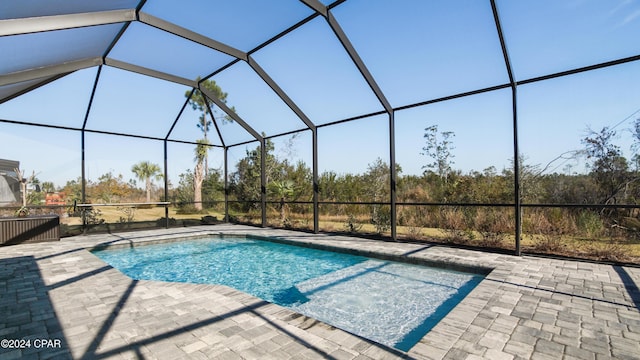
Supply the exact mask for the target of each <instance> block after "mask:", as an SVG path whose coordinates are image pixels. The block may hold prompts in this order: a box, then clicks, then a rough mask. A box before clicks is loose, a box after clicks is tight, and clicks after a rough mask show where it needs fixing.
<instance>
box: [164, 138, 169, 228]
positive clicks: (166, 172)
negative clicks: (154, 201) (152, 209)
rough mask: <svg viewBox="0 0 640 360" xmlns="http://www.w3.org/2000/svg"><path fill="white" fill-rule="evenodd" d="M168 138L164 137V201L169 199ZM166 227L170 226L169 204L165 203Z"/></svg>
mask: <svg viewBox="0 0 640 360" xmlns="http://www.w3.org/2000/svg"><path fill="white" fill-rule="evenodd" d="M168 154H169V151H168V147H167V139H164V201H165V202H168V201H169V166H168V164H169V162H168V160H167V158H168ZM164 227H165V229H168V228H169V205H167V204H165V205H164Z"/></svg>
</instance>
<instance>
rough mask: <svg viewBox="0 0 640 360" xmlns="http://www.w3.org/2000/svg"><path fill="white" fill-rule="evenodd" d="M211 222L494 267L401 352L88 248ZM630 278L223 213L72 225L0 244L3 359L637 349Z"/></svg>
mask: <svg viewBox="0 0 640 360" xmlns="http://www.w3.org/2000/svg"><path fill="white" fill-rule="evenodd" d="M218 233H225V234H230V233H234V234H253V235H261V236H273V237H277V238H278V239H281V240H283V241H291V242H297V243H304V244H307V245H309V246H316V247H330V248H341V249H344V250H346V251H358V252H359V253H365V254H370V255H375V256H381V257H402V258H404V259H405V260H407V261H412V262H437V263H441V264H445V265H446V266H451V267H457V266H475V267H485V268H491V269H493V270H492V271H491V273H490V274H489V275H488V276H487V277H486V278H485V280H483V281H482V282H481V283H480V285H478V286H477V287H476V288H475V289H474V290H473V291H472V292H471V293H470V294H469V295H468V296H467V297H466V298H465V299H464V300H463V301H462V302H461V303H460V304H459V305H458V306H457V307H456V308H455V309H454V310H452V311H451V312H450V313H449V314H448V315H447V316H446V317H445V318H444V319H443V320H442V321H441V322H440V323H439V324H438V325H436V326H435V327H434V328H433V329H432V330H431V331H430V332H429V333H428V334H427V335H426V336H424V338H422V340H421V341H420V342H419V343H418V344H416V345H415V346H414V347H413V348H412V349H411V350H410V351H409V352H407V353H404V352H401V351H398V350H395V349H392V348H389V347H386V346H384V345H380V344H376V343H374V342H371V341H368V340H365V339H362V338H359V337H357V336H355V335H352V334H349V333H347V332H344V331H341V330H339V329H336V328H334V327H332V326H329V325H326V324H324V323H321V322H319V321H317V320H314V319H312V318H308V317H305V316H303V315H299V314H296V313H294V312H293V311H291V310H288V309H286V308H283V307H281V306H278V305H275V304H271V303H268V302H265V301H263V300H261V299H258V298H255V297H253V296H250V295H248V294H245V293H242V292H240V291H237V290H234V289H231V288H228V287H225V286H220V285H194V284H182V283H166V282H159V281H144V280H132V279H130V278H128V277H127V276H125V275H123V274H122V273H120V272H119V271H118V270H115V269H113V268H111V267H110V266H108V265H107V264H105V263H104V262H103V261H102V260H100V259H98V258H97V257H95V256H94V255H92V254H91V253H90V252H89V251H88V250H86V249H88V248H92V247H94V246H96V245H98V244H105V243H108V244H126V245H127V246H133V245H134V244H136V243H139V242H144V241H157V240H163V239H167V240H168V239H171V238H175V237H185V236H199V235H205V234H218ZM639 286H640V268H636V267H623V266H612V265H606V264H596V263H589V262H579V261H569V260H558V259H549V258H539V257H530V256H522V257H515V256H510V255H502V254H495V253H485V252H478V251H472V250H465V249H457V248H451V247H446V246H435V245H428V244H410V243H396V242H380V241H373V240H366V239H359V238H353V237H346V236H333V235H323V234H320V235H315V234H308V233H301V232H294V231H286V230H273V229H262V228H255V227H248V226H240V225H229V224H222V225H213V226H200V227H192V228H178V229H168V230H166V229H161V230H150V231H139V232H131V233H119V234H101V235H89V236H77V237H73V238H66V239H63V240H62V241H60V242H55V243H39V244H25V245H17V246H9V247H2V248H0V294H1V298H0V339H12V340H15V339H20V340H22V343H21V344H17V343H16V342H12V343H10V344H7V343H6V342H3V346H2V347H1V348H0V359H23V358H27V359H28V358H33V359H48V358H78V359H80V358H86V359H93V358H97V359H102V358H110V359H111V358H114V359H118V358H124V359H137V358H144V359H154V358H159V359H207V358H215V359H289V358H293V359H394V358H415V359H561V358H562V359H593V360H595V359H640V290H639V289H638V287H639ZM43 339H44V340H50V341H47V342H44V341H42V340H43ZM27 340H30V341H29V342H28V343H27ZM57 340H59V342H56V341H57ZM27 344H28V346H27ZM9 345H11V346H9ZM16 345H23V348H22V349H18V348H15V346H16ZM10 347H12V348H10Z"/></svg>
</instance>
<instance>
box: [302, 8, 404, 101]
mask: <svg viewBox="0 0 640 360" xmlns="http://www.w3.org/2000/svg"><path fill="white" fill-rule="evenodd" d="M300 1H302V2H303V3H304V4H306V5H307V6H309V7H310V8H312V9H313V10H315V11H316V12H318V13H319V14H321V15H322V16H324V18H325V19H326V20H327V23H328V24H329V26H330V27H331V29H332V30H333V32H334V34H335V35H336V37H337V38H338V40H339V41H340V43H341V44H342V46H343V47H344V49H345V51H346V52H347V54H348V55H349V57H350V58H351V60H352V61H353V63H354V64H355V66H356V67H357V68H358V71H360V74H362V77H364V79H365V81H366V82H367V84H368V85H369V87H370V88H371V91H373V93H374V94H375V95H376V97H377V98H378V101H380V104H382V106H383V107H384V109H385V110H386V111H387V113H389V114H391V113H392V112H393V107H392V106H391V103H389V101H388V100H387V98H386V96H384V93H383V92H382V90H381V89H380V87H379V86H378V83H377V82H376V80H375V79H374V78H373V75H371V72H370V71H369V69H368V68H367V66H366V65H365V64H364V61H362V58H360V55H359V54H358V52H357V51H356V49H355V48H354V47H353V44H352V43H351V41H350V40H349V38H348V37H347V34H345V32H344V30H342V27H341V26H340V24H339V23H338V20H336V18H335V17H334V16H333V14H332V13H331V11H330V10H329V9H328V8H327V7H326V6H325V5H324V4H322V3H321V2H320V1H318V0H300Z"/></svg>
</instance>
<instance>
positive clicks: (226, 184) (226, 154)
mask: <svg viewBox="0 0 640 360" xmlns="http://www.w3.org/2000/svg"><path fill="white" fill-rule="evenodd" d="M224 221H225V222H229V147H227V146H225V147H224Z"/></svg>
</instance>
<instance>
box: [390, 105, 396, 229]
mask: <svg viewBox="0 0 640 360" xmlns="http://www.w3.org/2000/svg"><path fill="white" fill-rule="evenodd" d="M389 166H390V169H389V170H390V171H389V189H390V191H389V196H390V199H389V205H390V206H391V211H390V213H391V219H390V221H391V238H392V239H393V240H394V241H395V240H398V233H397V224H396V221H397V211H396V199H397V198H396V184H397V176H398V174H397V173H396V124H395V112H394V111H393V110H392V111H390V112H389Z"/></svg>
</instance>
